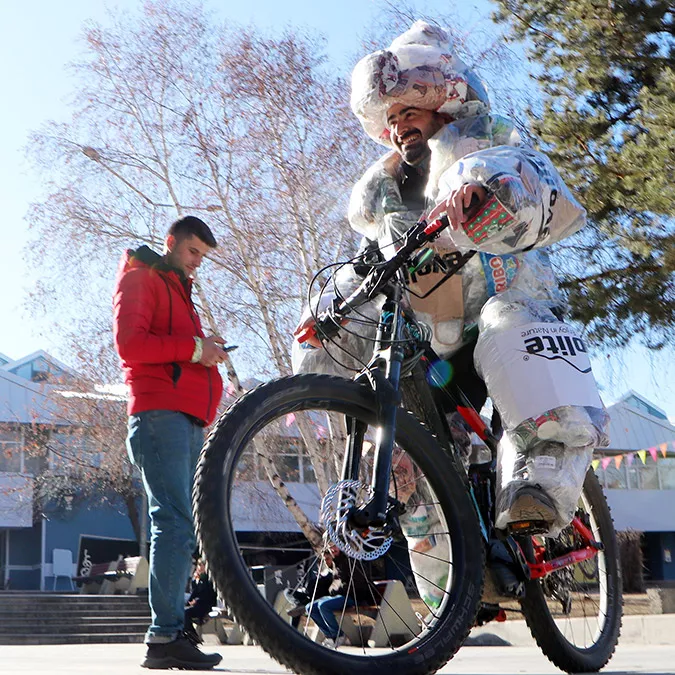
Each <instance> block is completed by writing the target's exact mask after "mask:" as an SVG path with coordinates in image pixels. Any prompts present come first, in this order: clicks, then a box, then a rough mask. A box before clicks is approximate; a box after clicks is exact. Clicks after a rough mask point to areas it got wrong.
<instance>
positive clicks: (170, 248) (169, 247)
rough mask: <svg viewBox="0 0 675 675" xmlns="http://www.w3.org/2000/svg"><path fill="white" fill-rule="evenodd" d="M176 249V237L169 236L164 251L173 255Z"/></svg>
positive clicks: (165, 241)
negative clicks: (172, 252)
mask: <svg viewBox="0 0 675 675" xmlns="http://www.w3.org/2000/svg"><path fill="white" fill-rule="evenodd" d="M174 248H176V237H174V236H173V235H172V234H169V235H167V237H166V239H165V240H164V249H165V250H166V252H167V253H171V251H173V249H174Z"/></svg>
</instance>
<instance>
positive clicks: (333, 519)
mask: <svg viewBox="0 0 675 675" xmlns="http://www.w3.org/2000/svg"><path fill="white" fill-rule="evenodd" d="M372 492H373V491H372V488H371V487H370V486H369V485H365V484H364V483H361V481H358V480H341V481H340V482H339V483H335V484H334V485H332V486H331V487H330V488H329V489H328V491H327V492H326V494H325V496H324V498H323V500H322V501H321V521H322V522H323V523H324V525H325V526H326V531H327V532H328V536H329V537H330V540H331V541H332V542H333V543H334V544H335V545H336V546H337V547H338V548H339V549H340V550H341V551H342V552H343V553H346V554H347V555H348V556H349V557H350V558H356V559H357V560H375V559H376V558H379V557H380V556H382V555H384V554H385V553H386V552H387V551H388V550H389V547H390V546H391V543H392V537H391V536H390V535H389V534H388V533H387V532H386V531H385V529H384V528H383V527H366V528H356V527H354V526H353V525H352V524H351V523H350V522H349V514H350V513H351V512H352V509H354V508H359V507H361V506H363V505H364V504H366V503H367V502H368V500H369V499H370V498H371V496H372Z"/></svg>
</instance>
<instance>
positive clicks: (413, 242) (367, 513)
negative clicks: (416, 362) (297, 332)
mask: <svg viewBox="0 0 675 675" xmlns="http://www.w3.org/2000/svg"><path fill="white" fill-rule="evenodd" d="M448 224H449V223H448V220H447V218H446V217H443V218H441V219H439V220H436V221H434V222H432V223H429V224H427V223H426V222H425V221H424V220H421V221H419V222H418V223H417V224H416V225H415V226H413V227H412V228H411V229H410V230H409V231H408V233H407V235H406V238H405V244H404V245H403V246H402V247H401V248H400V249H399V250H398V251H397V253H396V255H395V256H394V257H393V258H391V259H390V260H389V261H387V263H386V264H384V265H382V266H380V267H377V266H373V267H372V268H371V272H370V273H369V274H368V275H367V277H366V279H365V280H364V282H363V283H362V284H361V286H360V287H359V288H358V289H357V290H356V291H355V292H354V293H353V294H352V295H351V296H350V297H349V298H347V299H344V300H343V301H342V302H341V303H338V304H337V305H336V306H335V307H334V308H333V312H334V314H331V313H330V312H328V316H327V317H325V318H324V319H323V320H319V321H318V323H321V324H322V325H321V330H320V331H319V332H320V333H321V334H323V335H325V336H326V337H328V336H330V335H331V334H332V335H335V334H337V332H338V330H339V328H340V326H341V320H337V321H336V320H335V316H337V317H340V316H341V317H346V315H347V314H348V313H349V312H350V311H352V310H353V308H355V307H358V306H360V305H362V304H363V303H364V302H367V301H368V300H371V299H372V298H374V297H375V295H376V294H378V293H381V294H384V296H385V298H386V300H385V303H384V305H383V307H382V310H381V312H380V321H379V323H378V330H377V335H376V338H375V348H374V350H373V357H372V359H371V361H370V362H369V363H368V365H367V366H366V368H365V369H364V370H363V371H361V373H360V374H359V375H358V376H357V378H356V381H362V382H363V381H367V382H368V383H369V384H370V385H371V386H372V387H373V389H374V390H375V392H376V394H377V401H378V403H377V419H378V433H377V438H376V444H375V468H374V471H373V476H372V479H371V488H372V497H371V498H370V499H369V500H368V501H367V502H366V504H365V505H363V506H361V507H360V508H355V509H354V510H353V512H352V513H351V514H350V520H351V521H352V522H353V524H354V525H355V526H357V527H360V528H368V527H370V526H382V525H385V524H386V522H387V512H388V510H389V509H391V508H392V507H393V508H399V509H400V508H401V507H402V505H401V504H396V500H394V499H392V498H391V497H389V477H390V473H391V469H392V454H393V449H394V442H395V437H396V414H397V408H398V406H399V403H400V401H401V395H400V391H399V386H400V378H401V367H402V364H403V361H404V358H405V354H404V349H403V344H404V340H403V326H404V317H403V312H402V310H401V300H402V297H403V288H404V287H405V279H404V277H403V272H402V268H403V267H404V266H405V265H406V264H408V263H409V262H410V256H412V255H413V254H414V252H415V251H416V250H417V249H419V248H420V247H421V246H422V245H424V244H425V243H428V242H429V241H433V239H435V238H436V237H437V236H438V235H439V233H440V232H441V231H442V230H443V229H444V228H445V227H447V226H448ZM473 253H474V252H469V253H467V254H464V255H461V256H460V257H459V258H458V260H457V261H456V262H455V264H454V266H453V268H452V269H450V270H448V271H447V273H446V275H445V277H444V279H443V280H442V281H441V283H443V281H446V280H447V279H448V278H450V277H451V276H452V275H453V274H456V273H457V272H458V271H459V270H460V269H461V268H462V267H463V266H464V265H465V264H466V262H467V261H468V260H469V259H470V258H471V256H472V255H473ZM438 285H440V284H437V286H438ZM437 286H435V287H434V289H432V290H435V289H436V288H437ZM315 319H319V317H315ZM310 335H317V328H316V326H308V327H307V328H305V329H304V331H303V332H302V334H301V336H300V337H299V338H298V339H299V341H300V342H303V341H304V340H306V339H308V337H309V336H310ZM423 350H424V358H426V359H427V360H428V361H429V363H430V364H432V363H433V362H434V361H435V360H438V356H437V355H436V354H434V352H433V350H431V347H430V346H429V344H428V343H423ZM430 367H431V366H430ZM444 390H445V392H446V393H447V394H448V395H449V396H450V398H451V399H452V401H453V404H454V406H455V407H456V410H457V411H458V412H459V414H460V415H461V416H462V417H463V419H464V420H465V421H466V422H467V424H468V425H469V426H470V428H471V429H472V430H473V431H474V432H475V433H476V434H477V435H478V436H479V438H481V440H483V442H484V443H485V444H486V445H487V446H488V447H489V448H490V451H491V453H492V463H491V467H490V472H489V473H488V477H489V480H488V481H487V485H486V484H485V482H484V483H483V485H482V486H481V484H480V481H474V482H475V483H476V485H475V487H476V488H477V489H478V488H479V487H481V489H483V490H487V491H488V492H489V491H491V490H493V487H492V484H491V482H492V483H493V481H494V465H495V462H496V451H497V444H498V439H497V438H496V437H495V436H494V435H493V433H492V431H491V430H490V429H489V428H488V427H486V425H485V423H484V422H483V420H482V419H481V417H480V415H479V414H478V412H477V411H476V410H475V409H474V408H473V407H472V405H471V403H470V402H469V401H468V399H467V398H466V396H464V394H463V392H462V391H461V389H460V388H459V387H456V386H453V387H452V391H450V390H448V388H447V387H445V388H444ZM439 413H440V416H441V418H443V414H442V412H441V411H439ZM364 432H365V428H364V425H362V424H361V423H356V424H355V423H354V421H353V420H348V421H347V433H348V443H347V450H346V453H345V457H344V462H343V467H342V479H343V480H349V479H351V480H357V479H358V474H359V466H360V461H361V450H362V446H363V440H364ZM445 435H446V436H448V434H447V433H446V434H445ZM448 440H450V439H448ZM447 445H449V446H452V443H448V444H447ZM473 487H474V486H471V487H470V490H471V496H472V500H473V502H474V506H475V507H476V512H477V514H478V516H479V519H480V522H481V528H482V530H483V535H484V537H485V538H486V540H487V539H489V538H490V537H497V538H499V539H502V540H503V541H504V543H505V544H506V546H507V548H508V549H509V551H510V553H511V556H512V558H513V561H514V563H516V564H517V565H519V566H520V568H521V572H522V575H523V578H524V579H539V578H542V577H544V576H547V575H548V574H551V573H552V572H555V571H557V570H559V569H561V568H563V567H568V566H571V565H575V564H577V563H579V562H583V561H584V560H588V559H590V558H592V557H593V556H595V555H597V552H598V551H600V550H602V544H600V543H598V542H596V541H594V539H593V536H592V533H591V532H590V531H589V530H588V528H587V527H586V526H585V525H584V524H583V523H582V522H581V521H580V520H579V518H574V520H573V521H572V527H573V528H574V529H575V531H576V532H577V533H578V534H579V536H580V537H581V540H582V541H583V542H584V544H585V546H584V548H583V549H580V550H576V551H571V552H570V553H567V554H565V555H563V556H559V557H558V558H554V559H553V560H548V561H546V560H544V558H543V556H544V549H542V548H541V547H539V548H538V547H536V546H535V551H536V555H537V559H536V561H535V562H534V563H531V562H528V561H526V560H525V556H524V555H523V552H522V549H521V547H520V544H518V542H517V541H516V540H515V539H514V537H513V536H512V535H505V534H504V533H500V532H498V531H496V530H495V529H494V527H493V523H494V513H493V511H494V500H493V499H492V498H491V495H490V494H487V495H480V494H479V495H478V499H477V495H476V494H475V492H474V491H473ZM479 503H482V504H483V505H489V506H484V508H482V509H481V507H480V506H479ZM514 534H518V533H514ZM522 536H528V533H527V531H523V532H522Z"/></svg>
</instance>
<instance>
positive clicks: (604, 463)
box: [601, 457, 612, 469]
mask: <svg viewBox="0 0 675 675" xmlns="http://www.w3.org/2000/svg"><path fill="white" fill-rule="evenodd" d="M611 461H612V458H611V457H603V458H602V462H601V464H602V468H603V469H606V468H607V467H608V466H609V463H610V462H611Z"/></svg>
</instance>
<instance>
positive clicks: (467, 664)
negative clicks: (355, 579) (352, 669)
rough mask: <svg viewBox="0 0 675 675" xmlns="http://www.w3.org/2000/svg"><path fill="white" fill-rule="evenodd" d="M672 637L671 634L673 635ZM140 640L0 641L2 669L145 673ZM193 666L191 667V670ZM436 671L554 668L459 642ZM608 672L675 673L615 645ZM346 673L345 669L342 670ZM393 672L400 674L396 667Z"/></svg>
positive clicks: (652, 653) (669, 659) (642, 651)
mask: <svg viewBox="0 0 675 675" xmlns="http://www.w3.org/2000/svg"><path fill="white" fill-rule="evenodd" d="M673 641H674V643H675V636H674V637H673ZM208 649H209V650H210V651H218V652H220V653H221V654H222V655H223V657H224V658H223V661H222V663H221V664H220V666H219V667H218V668H216V669H215V670H214V671H212V672H214V673H228V675H251V674H253V673H255V674H256V675H278V674H281V673H286V672H287V671H286V670H285V669H284V668H282V667H281V666H280V665H279V664H278V663H276V662H275V661H273V660H272V659H270V658H269V657H268V656H267V655H266V654H265V653H264V652H263V651H262V650H261V649H259V648H258V647H227V646H218V647H214V646H209V647H208ZM143 653H144V648H143V645H128V644H127V645H55V646H48V645H43V646H39V647H23V646H22V647H12V646H10V647H5V646H3V647H0V673H2V675H52V674H55V675H58V674H62V673H67V674H68V675H80V674H83V673H84V674H86V675H148V673H150V672H152V671H148V670H144V669H143V668H140V667H139V665H138V664H139V661H140V659H141V658H142V656H143ZM193 672H194V671H193ZM439 672H440V673H444V674H450V673H452V674H457V675H459V674H460V673H466V674H467V675H469V674H471V675H520V674H521V673H525V674H529V673H537V674H540V675H545V674H547V673H559V672H560V671H559V670H557V669H556V668H555V667H554V666H552V665H551V664H550V663H549V662H548V661H547V660H546V658H544V657H543V656H542V655H541V653H540V652H539V651H538V650H537V649H536V648H533V647H464V648H463V649H461V650H460V651H459V653H458V654H457V656H456V657H455V658H454V659H453V660H452V661H451V662H450V663H449V664H448V665H446V666H445V667H444V668H443V669H442V670H441V671H439ZM603 673H607V675H610V674H611V675H625V674H627V673H651V674H652V675H661V674H665V673H675V644H673V646H670V645H668V646H663V645H650V646H649V647H648V648H646V647H645V646H640V645H625V646H619V648H618V649H617V652H616V654H615V655H614V658H613V659H612V661H611V662H610V663H609V665H608V666H607V668H606V669H605V670H604V671H603ZM345 675H349V674H348V673H345ZM392 675H404V674H402V673H396V674H392Z"/></svg>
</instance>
